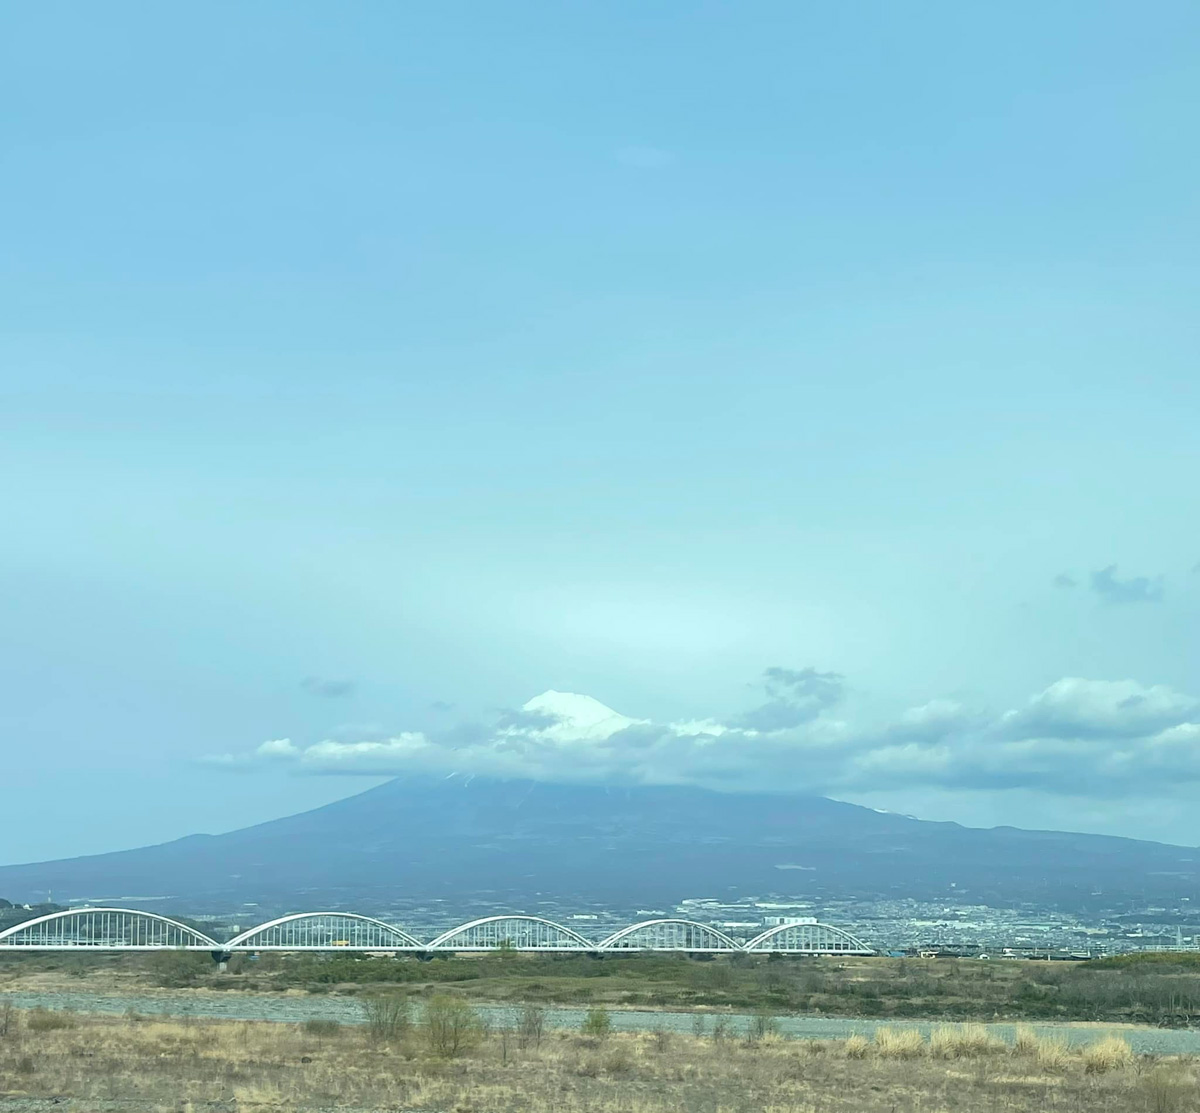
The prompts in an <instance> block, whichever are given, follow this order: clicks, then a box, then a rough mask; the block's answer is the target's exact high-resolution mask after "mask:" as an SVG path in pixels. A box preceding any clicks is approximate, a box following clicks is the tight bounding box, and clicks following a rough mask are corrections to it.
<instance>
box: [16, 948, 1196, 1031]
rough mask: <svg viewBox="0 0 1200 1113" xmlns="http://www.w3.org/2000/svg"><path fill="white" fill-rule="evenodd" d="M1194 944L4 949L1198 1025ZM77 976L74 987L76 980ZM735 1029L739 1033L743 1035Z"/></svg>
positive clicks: (538, 991) (147, 965)
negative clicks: (1052, 952)
mask: <svg viewBox="0 0 1200 1113" xmlns="http://www.w3.org/2000/svg"><path fill="white" fill-rule="evenodd" d="M1195 958H1196V956H1191V955H1187V954H1178V953H1176V954H1154V955H1142V956H1125V957H1121V958H1117V959H1106V960H1103V961H1100V962H1091V963H1088V962H1044V961H1043V962H1020V961H995V960H993V961H990V962H980V961H976V960H971V959H905V960H901V961H897V960H895V959H885V958H840V959H839V958H832V957H831V958H772V957H768V956H765V955H763V956H758V955H734V956H729V957H725V956H721V957H718V958H715V959H711V960H697V959H692V958H687V957H684V956H678V955H606V956H604V957H594V956H591V955H570V954H564V955H536V954H523V953H517V952H512V951H506V952H504V953H501V954H484V955H460V956H445V957H438V958H436V959H434V960H433V961H426V962H423V961H420V960H419V959H417V958H415V957H413V956H401V957H397V958H391V957H385V956H366V955H362V956H359V955H352V954H339V953H332V954H326V955H320V954H296V955H286V954H268V955H264V956H263V957H262V958H261V959H259V960H258V961H255V962H250V961H246V960H245V959H244V958H242V957H241V956H239V957H237V958H235V959H234V960H233V961H232V962H230V963H229V969H228V970H226V971H221V970H219V969H218V968H217V966H216V964H215V963H214V962H213V961H212V959H211V958H210V957H209V956H208V955H205V954H196V953H191V952H165V953H162V954H155V955H149V956H120V955H115V956H100V955H87V956H77V955H61V956H59V955H40V956H39V955H0V986H4V985H8V986H11V987H14V988H15V987H17V986H18V985H19V984H20V982H21V980H22V979H23V978H24V977H31V978H33V977H36V978H37V980H38V982H39V986H40V987H45V986H46V984H47V982H48V981H49V980H50V978H51V976H52V975H53V976H57V977H59V978H61V979H62V981H63V982H64V983H65V982H66V980H67V979H71V980H72V981H73V980H75V979H76V978H77V977H81V978H83V979H84V980H86V981H90V982H92V983H93V984H97V985H102V986H103V987H104V988H105V989H108V988H111V987H116V986H119V987H120V988H121V989H123V990H130V989H135V988H136V987H139V986H155V987H164V988H179V989H190V988H193V987H202V988H207V989H222V990H229V991H235V990H239V989H245V990H251V991H254V992H270V991H274V990H288V989H305V990H307V991H308V992H310V993H354V992H357V993H360V994H363V995H366V994H367V993H370V992H375V991H381V990H385V989H394V990H395V991H398V992H402V993H404V994H406V995H408V996H410V997H413V996H421V997H424V996H430V995H433V994H436V993H455V994H458V995H460V996H464V997H466V998H467V999H469V1000H470V1001H474V1002H485V1001H486V1002H495V1003H502V1004H512V1005H514V1006H516V1007H518V1008H520V1007H522V1006H525V1005H533V1006H538V1007H541V1006H545V1005H581V1006H584V1007H597V1008H606V1009H610V1010H611V1009H613V1008H620V1007H632V1008H668V1009H685V1010H688V1009H697V1008H703V1009H715V1010H730V1011H736V1012H748V1013H754V1012H756V1011H760V1012H763V1013H764V1014H770V1015H774V1016H783V1015H820V1016H840V1017H850V1018H858V1017H861V1018H871V1019H882V1020H903V1019H929V1020H937V1021H944V1022H946V1023H949V1024H954V1023H962V1022H967V1021H973V1020H994V1019H1000V1020H1010V1021H1019V1022H1040V1021H1068V1020H1083V1021H1099V1022H1103V1023H1126V1022H1129V1023H1139V1024H1153V1025H1158V1026H1165V1027H1197V1026H1200V964H1197V962H1196V961H1194V960H1195ZM72 988H75V987H72ZM739 1034H740V1033H739Z"/></svg>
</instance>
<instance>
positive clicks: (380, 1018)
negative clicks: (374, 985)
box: [362, 993, 412, 1042]
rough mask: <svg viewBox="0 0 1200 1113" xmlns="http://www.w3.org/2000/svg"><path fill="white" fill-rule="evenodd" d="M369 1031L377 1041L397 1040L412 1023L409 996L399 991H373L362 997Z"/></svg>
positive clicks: (371, 1036)
mask: <svg viewBox="0 0 1200 1113" xmlns="http://www.w3.org/2000/svg"><path fill="white" fill-rule="evenodd" d="M362 1008H363V1013H364V1014H365V1016H366V1021H367V1033H368V1035H369V1036H370V1038H371V1039H372V1040H375V1041H376V1042H380V1041H384V1040H396V1039H399V1038H400V1037H401V1036H403V1035H404V1034H405V1033H406V1032H407V1031H408V1029H409V1026H410V1025H411V1023H412V1019H411V1014H410V1011H409V1005H408V998H407V997H403V996H401V995H400V994H399V993H372V994H370V995H368V996H366V997H364V998H363V999H362Z"/></svg>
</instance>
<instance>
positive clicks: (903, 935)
mask: <svg viewBox="0 0 1200 1113" xmlns="http://www.w3.org/2000/svg"><path fill="white" fill-rule="evenodd" d="M108 904H118V905H120V906H122V907H130V908H134V907H136V908H142V909H144V910H146V911H156V912H160V913H163V914H169V915H171V916H174V917H177V918H179V919H182V920H183V921H184V922H187V923H191V924H193V925H196V926H202V927H204V928H205V929H206V930H208V931H209V933H210V934H216V935H217V936H218V937H228V936H229V935H233V934H236V933H237V932H239V931H241V930H244V929H246V928H248V927H251V926H253V925H254V924H257V923H260V922H262V921H263V920H265V919H267V918H269V917H270V916H274V915H281V914H284V913H286V912H290V911H295V909H287V908H279V907H275V906H266V905H259V904H254V903H247V904H243V905H239V906H237V907H231V908H208V909H195V908H183V907H180V906H178V904H177V902H175V901H173V900H171V899H170V898H151V899H148V898H145V897H141V898H138V897H133V896H114V895H105V896H97V897H95V898H92V899H88V900H72V901H70V902H69V903H63V904H56V903H54V902H53V900H47V901H45V902H42V903H36V904H14V903H12V902H9V901H6V900H0V930H4V929H5V928H8V927H12V926H13V925H15V924H17V923H20V922H22V921H24V920H27V919H30V918H33V917H35V916H39V915H44V914H46V913H48V912H54V911H59V910H62V909H66V908H78V907H82V906H85V905H108ZM325 910H327V911H348V910H351V909H350V906H347V907H346V908H344V909H339V908H328V909H325ZM370 912H371V914H372V915H373V916H377V917H378V918H380V919H382V920H384V921H386V922H387V923H391V924H395V925H397V926H400V927H402V928H404V929H405V930H406V931H409V932H412V933H414V934H416V935H418V936H421V937H430V938H431V937H433V936H436V935H437V934H439V933H440V932H443V931H446V930H448V929H450V928H452V927H454V926H455V925H457V924H461V923H462V922H463V921H464V919H466V918H467V917H468V916H480V917H484V916H491V915H500V914H504V913H523V914H529V915H536V916H540V917H544V918H546V919H548V920H552V921H554V922H556V923H560V924H562V925H563V926H565V927H569V928H572V929H573V930H575V931H577V932H579V933H580V934H582V935H584V936H587V937H588V938H600V937H602V936H605V935H607V934H609V933H610V932H613V931H616V930H619V929H620V928H621V927H623V926H625V925H627V924H629V923H631V922H634V921H638V920H647V919H652V918H655V917H678V918H682V919H687V920H692V921H696V922H699V923H703V924H708V925H711V926H712V927H716V928H719V929H720V930H721V931H723V932H724V933H726V934H727V935H729V936H731V937H732V938H734V939H739V940H742V939H749V938H751V937H753V936H755V935H757V934H759V933H760V932H762V931H764V930H766V929H768V928H771V927H775V926H778V925H782V924H789V923H803V922H807V921H811V920H819V921H821V922H822V923H827V924H831V925H835V926H837V927H840V928H843V929H845V930H846V931H849V932H852V933H853V934H854V935H856V936H858V937H859V938H861V939H863V940H865V941H866V942H868V943H869V944H870V945H871V946H873V947H874V948H876V949H877V950H878V951H879V952H880V953H882V954H890V955H894V956H897V957H899V956H909V955H912V956H916V955H924V956H936V955H946V956H958V957H988V958H1048V959H1059V958H1061V959H1066V958H1073V959H1085V958H1096V957H1102V956H1104V955H1110V954H1122V953H1130V952H1136V951H1170V950H1200V911H1198V910H1196V909H1195V908H1193V906H1192V902H1191V900H1190V898H1187V897H1181V898H1180V899H1179V901H1178V902H1177V903H1175V904H1173V905H1172V906H1170V907H1168V906H1162V905H1145V906H1139V905H1137V904H1134V903H1130V904H1129V905H1128V906H1127V907H1120V908H1113V909H1109V910H1104V911H1103V912H1100V913H1097V914H1094V915H1093V914H1091V913H1089V914H1086V915H1085V914H1080V913H1076V912H1064V911H1059V910H1055V909H1051V908H1046V907H1038V906H1036V905H1019V906H1015V907H1012V908H995V907H990V906H987V905H971V904H966V903H948V902H941V901H919V900H862V899H854V900H842V901H838V900H825V901H821V902H814V901H808V900H801V899H789V898H786V897H779V896H775V897H764V898H753V897H747V898H743V899H737V900H721V899H719V898H715V897H705V896H698V897H689V898H686V899H684V900H681V901H678V902H677V903H672V904H663V905H662V906H660V907H636V908H635V907H606V906H600V905H596V906H592V907H587V908H585V909H584V910H581V907H580V902H579V901H578V900H574V901H570V902H567V901H555V900H552V899H549V898H547V899H543V900H539V901H536V902H533V903H532V904H530V903H526V904H525V905H524V906H522V907H514V905H513V903H512V902H511V901H505V900H501V899H497V898H495V897H494V896H491V895H489V896H487V897H484V896H481V897H479V898H477V899H475V900H463V901H450V900H412V901H396V902H394V903H391V904H389V905H388V906H386V907H375V908H371V909H370Z"/></svg>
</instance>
